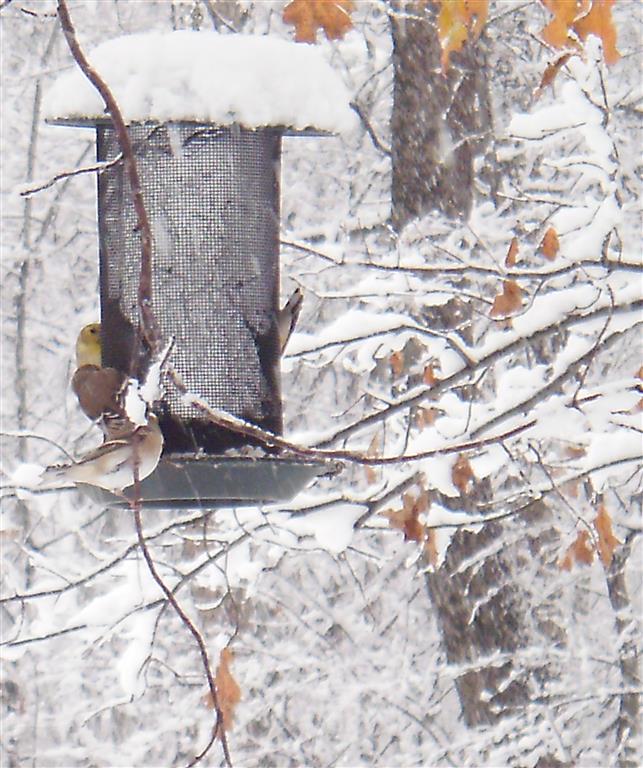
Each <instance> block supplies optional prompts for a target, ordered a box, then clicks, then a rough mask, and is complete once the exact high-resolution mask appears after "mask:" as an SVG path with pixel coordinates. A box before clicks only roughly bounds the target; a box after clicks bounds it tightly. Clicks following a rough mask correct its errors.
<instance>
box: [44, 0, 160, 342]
mask: <svg viewBox="0 0 643 768" xmlns="http://www.w3.org/2000/svg"><path fill="white" fill-rule="evenodd" d="M58 18H59V19H60V25H61V27H62V30H63V33H64V35H65V39H66V40H67V45H68V46H69V50H70V51H71V55H72V56H73V57H74V59H75V61H76V63H77V64H78V66H79V67H80V69H81V70H82V72H83V74H84V75H85V77H86V78H87V79H88V80H89V81H90V82H91V84H92V85H93V86H94V88H96V90H97V91H98V92H99V94H100V95H101V98H102V99H103V101H104V103H105V109H106V110H107V113H108V115H109V117H110V120H111V121H112V125H113V126H114V130H115V131H116V137H117V139H118V143H119V145H120V148H121V151H122V153H123V159H124V163H125V170H126V173H127V176H128V179H129V184H130V189H131V191H132V199H133V201H134V209H135V211H136V218H137V220H138V230H139V232H140V233H141V272H140V276H139V281H138V306H139V311H140V313H141V332H142V335H143V337H144V339H145V341H146V342H147V343H148V345H149V347H150V349H151V350H152V352H153V353H155V352H157V350H158V347H159V344H160V331H159V328H158V323H157V322H156V318H155V317H154V313H153V311H152V230H151V229H150V222H149V219H148V217H147V211H146V210H145V204H144V201H143V193H142V192H141V182H140V178H139V175H138V169H137V167H136V160H135V157H134V148H133V146H132V141H131V139H130V135H129V132H128V130H127V126H126V125H125V120H124V119H123V115H122V113H121V111H120V108H119V106H118V104H117V103H116V99H115V98H114V95H113V94H112V92H111V90H110V89H109V87H108V86H107V83H105V81H104V80H103V79H102V77H101V76H100V75H99V74H98V72H97V71H96V70H95V69H94V68H93V67H92V65H91V64H90V63H89V60H88V59H87V57H86V56H85V54H84V52H83V50H82V48H81V47H80V44H79V43H78V39H77V37H76V30H75V29H74V25H73V23H72V20H71V16H70V15H69V9H68V7H67V0H58Z"/></svg>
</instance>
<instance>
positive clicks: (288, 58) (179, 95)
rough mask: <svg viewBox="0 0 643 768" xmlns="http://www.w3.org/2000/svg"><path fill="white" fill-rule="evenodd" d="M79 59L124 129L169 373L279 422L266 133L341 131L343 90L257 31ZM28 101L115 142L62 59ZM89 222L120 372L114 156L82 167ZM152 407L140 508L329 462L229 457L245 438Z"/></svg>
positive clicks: (178, 411) (123, 215) (316, 55)
mask: <svg viewBox="0 0 643 768" xmlns="http://www.w3.org/2000/svg"><path fill="white" fill-rule="evenodd" d="M89 58H90V61H91V63H92V65H93V66H94V68H95V69H96V70H97V72H98V73H99V74H100V75H101V77H102V78H103V79H104V80H105V82H106V83H107V85H108V86H109V87H110V89H111V91H112V93H113V95H114V96H115V98H116V101H117V103H118V105H119V107H120V109H121V112H122V114H123V117H124V119H125V122H126V123H127V125H128V130H129V132H130V136H131V138H132V143H133V146H134V152H135V156H136V162H137V167H138V172H139V176H140V180H141V191H142V194H143V199H144V202H145V206H146V209H147V214H148V218H149V220H150V226H151V230H152V238H153V258H152V272H153V280H152V282H153V291H152V305H153V311H154V314H155V316H156V319H157V320H158V322H159V325H160V329H161V332H162V335H163V337H164V338H170V337H173V338H174V339H175V349H174V352H173V355H172V364H173V366H174V368H175V370H176V371H177V372H178V374H179V375H180V377H181V379H182V380H183V382H184V384H185V385H186V387H187V388H188V390H190V391H191V392H194V393H197V394H198V395H199V396H200V397H202V398H203V399H204V400H206V401H207V402H209V403H210V404H211V405H212V406H213V407H215V408H217V409H221V410H224V411H227V412H229V413H231V414H233V415H234V416H237V417H240V418H242V419H244V420H246V421H249V422H252V423H254V424H256V425H258V426H260V427H262V428H264V429H267V430H270V431H272V432H275V433H277V434H280V433H281V431H282V403H281V387H280V348H279V338H278V329H277V311H278V301H279V207H280V205H279V202H280V201H279V172H280V158H281V140H282V137H283V136H284V135H289V136H290V135H299V134H309V135H310V134H312V135H324V134H329V133H334V132H338V131H343V130H346V129H348V128H350V127H351V126H352V125H353V121H354V116H353V114H352V112H351V110H350V107H349V99H348V94H347V91H346V89H345V88H344V86H343V84H342V83H341V81H340V79H339V77H338V76H337V75H336V74H335V73H334V72H333V70H332V69H331V67H330V66H329V65H328V64H327V63H326V61H325V60H324V59H323V57H322V54H321V53H320V51H319V50H318V49H316V48H314V47H312V46H305V45H301V44H296V43H290V42H287V41H284V40H279V39H276V38H269V37H254V36H246V35H219V34H217V33H214V32H189V31H180V32H168V33H151V34H141V35H131V36H127V37H123V38H117V39H114V40H110V41H108V42H106V43H103V44H102V45H100V46H99V47H98V48H96V49H95V50H94V51H93V53H91V54H90V57H89ZM44 111H45V114H46V116H47V120H48V122H50V123H53V124H58V125H71V126H80V127H83V126H86V127H93V128H95V130H96V137H97V156H98V160H99V161H101V162H103V161H108V162H109V161H111V160H114V159H116V158H117V157H118V155H119V154H120V147H119V145H118V141H117V138H116V133H115V131H114V129H113V127H112V124H111V121H110V120H109V118H108V117H107V116H106V115H105V113H104V106H103V103H102V100H101V99H100V97H99V95H98V94H97V92H96V91H95V90H94V88H93V86H92V85H91V84H90V83H89V82H88V81H87V80H86V78H85V77H84V75H83V74H82V73H81V72H80V70H79V69H78V68H74V70H73V71H71V72H69V73H66V74H65V75H62V76H61V77H60V78H59V79H58V80H57V81H56V83H55V84H54V86H53V87H52V89H51V91H50V92H49V93H48V94H47V97H46V100H45V105H44ZM98 229H99V250H100V294H101V295H100V299H101V327H102V338H103V365H105V366H113V367H115V368H118V369H119V370H123V371H129V370H131V360H132V356H133V355H132V353H133V348H134V344H135V335H136V334H135V330H134V329H136V328H137V327H138V322H139V318H138V302H137V292H138V279H139V272H140V253H141V238H140V234H139V232H138V230H137V219H136V214H135V210H134V206H133V202H132V195H131V191H130V187H129V181H128V178H127V176H126V173H125V170H124V167H123V164H122V163H116V164H114V165H111V166H109V167H107V168H106V169H104V170H103V171H102V172H101V173H100V174H99V175H98ZM146 362H147V361H144V360H143V361H141V362H140V364H139V366H140V368H139V370H135V371H134V373H135V374H137V375H138V376H139V377H140V376H142V374H143V373H144V368H145V365H146ZM157 414H158V417H159V422H160V424H161V429H162V431H163V435H164V439H165V446H164V452H163V457H162V459H161V461H160V463H159V466H158V467H157V469H156V471H155V472H154V473H153V474H152V475H151V476H150V477H148V478H147V479H146V480H144V481H143V483H142V484H141V493H142V498H143V502H144V504H145V505H147V506H156V507H165V506H167V507H210V506H221V505H224V504H225V505H227V504H231V503H234V504H239V503H244V502H246V503H253V502H254V503H256V502H269V501H281V500H287V499H290V498H292V497H293V496H294V495H295V494H296V493H297V492H298V491H299V490H301V489H302V488H303V487H304V486H305V485H306V484H307V483H308V482H309V481H310V480H311V479H312V478H314V477H315V476H317V475H320V474H324V473H327V472H328V471H329V470H333V469H334V468H335V466H334V465H332V464H331V465H329V464H328V463H326V462H318V461H310V460H305V461H299V460H294V459H286V458H280V457H279V456H278V455H266V454H263V453H261V452H259V451H257V450H256V449H254V450H253V451H251V453H252V455H251V456H248V455H230V451H231V449H241V453H242V454H243V451H244V449H243V446H245V445H247V444H248V442H249V441H248V439H247V438H245V437H243V436H241V435H239V434H238V433H235V432H232V431H228V430H225V429H223V428H221V427H218V426H216V425H214V424H212V423H210V422H209V421H207V420H206V419H204V418H203V417H202V416H201V415H200V414H199V413H197V412H195V411H194V409H193V408H192V406H190V405H189V404H186V403H184V402H183V400H182V398H181V396H180V394H179V393H178V392H177V391H176V390H173V389H171V388H168V391H167V392H166V394H165V396H164V398H163V400H162V401H161V403H160V405H159V407H158V409H157ZM246 450H247V449H246ZM224 452H227V455H223V454H224ZM258 453H261V455H257V454H258ZM92 490H93V491H94V492H95V493H98V494H99V495H100V498H101V500H103V501H105V500H107V498H108V497H109V499H110V500H114V499H115V497H113V496H111V494H106V493H103V492H101V491H96V489H92ZM130 491H131V489H130ZM121 503H122V502H121Z"/></svg>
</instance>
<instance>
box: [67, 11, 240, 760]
mask: <svg viewBox="0 0 643 768" xmlns="http://www.w3.org/2000/svg"><path fill="white" fill-rule="evenodd" d="M58 18H59V19H60V24H61V27H62V30H63V32H64V35H65V39H66V40H67V45H68V46H69V50H70V51H71V54H72V56H73V57H74V59H75V61H76V63H77V64H78V66H79V67H80V69H81V70H82V72H83V74H84V75H85V76H86V77H87V79H88V80H89V81H90V82H91V83H92V85H93V86H94V87H95V88H96V90H97V91H98V92H99V93H100V95H101V97H102V99H103V101H104V103H105V108H106V110H107V112H108V114H109V116H110V119H111V121H112V125H113V126H114V130H115V131H116V135H117V138H118V143H119V145H120V148H121V152H122V155H123V160H124V164H125V169H126V172H127V176H128V179H129V183H130V188H131V191H132V198H133V201H134V208H135V210H136V216H137V219H138V229H139V232H140V233H141V271H140V276H139V283H138V306H139V311H140V330H141V333H142V335H143V337H144V338H145V340H146V342H147V343H148V344H149V346H150V348H151V349H152V351H153V353H157V352H158V350H159V346H160V334H159V331H158V325H157V322H156V318H155V317H154V313H153V311H152V232H151V229H150V224H149V219H148V217H147V211H146V210H145V204H144V201H143V194H142V192H141V184H140V179H139V175H138V169H137V167H136V160H135V157H134V149H133V147H132V142H131V140H130V136H129V133H128V131H127V126H126V125H125V121H124V119H123V116H122V114H121V111H120V109H119V107H118V104H117V103H116V100H115V98H114V96H113V94H112V92H111V91H110V89H109V88H108V86H107V84H106V83H105V81H104V80H103V79H102V78H101V77H100V75H99V74H98V72H96V70H95V69H94V68H93V67H92V66H91V64H90V63H89V61H88V59H87V57H86V56H85V54H84V52H83V50H82V49H81V47H80V44H79V43H78V39H77V37H76V31H75V29H74V26H73V23H72V20H71V16H70V15H69V9H68V7H67V2H66V0H58ZM133 459H134V460H133V471H134V498H133V500H132V501H131V502H130V506H131V508H132V510H133V512H134V522H135V526H136V534H137V538H138V546H139V548H140V550H141V552H142V554H143V558H144V559H145V562H146V564H147V567H148V570H149V572H150V574H151V576H152V578H153V579H154V581H155V582H156V583H157V584H158V586H159V588H160V589H161V591H162V592H163V594H164V595H165V597H166V599H167V601H168V602H169V603H170V605H171V606H172V608H173V609H174V611H175V612H176V614H177V616H178V617H179V618H180V620H181V621H182V622H183V624H184V625H185V626H186V627H187V629H188V630H189V631H190V633H191V634H192V636H193V637H194V639H195V641H196V643H197V645H198V648H199V653H200V655H201V660H202V662H203V668H204V670H205V675H206V678H207V681H208V687H209V689H210V695H211V697H212V702H213V704H214V709H215V712H216V720H215V724H214V727H213V730H212V736H211V738H210V740H209V741H208V743H207V745H206V746H205V748H204V749H203V750H202V751H201V752H200V753H199V754H197V755H196V757H195V758H194V759H193V760H192V761H191V762H190V765H195V764H196V763H198V762H199V761H200V760H201V759H202V758H203V757H205V755H206V754H207V752H208V751H209V749H210V747H211V746H212V744H214V742H215V740H216V738H217V737H219V738H220V739H221V746H222V749H223V755H224V759H225V763H226V765H227V766H231V765H232V761H231V759H230V752H229V749H228V744H227V739H226V735H225V730H224V725H223V713H222V712H221V707H220V705H219V700H218V696H217V690H216V684H215V681H214V675H213V672H212V667H211V665H210V659H209V657H208V651H207V648H206V645H205V641H204V640H203V637H202V636H201V633H200V632H199V630H198V629H197V628H196V626H195V625H194V623H193V622H192V621H191V619H190V617H189V616H188V615H187V614H186V613H185V611H184V610H183V608H182V607H181V606H180V605H179V603H178V601H177V599H176V597H175V596H174V594H173V592H172V590H171V589H170V588H169V587H168V586H167V585H166V584H165V582H164V581H163V579H162V578H161V576H160V574H159V573H158V571H157V570H156V566H155V564H154V560H153V559H152V556H151V554H150V551H149V549H148V548H147V544H146V542H145V537H144V535H143V528H142V522H141V493H140V480H139V477H138V464H139V461H138V456H137V453H136V447H135V448H134V457H133Z"/></svg>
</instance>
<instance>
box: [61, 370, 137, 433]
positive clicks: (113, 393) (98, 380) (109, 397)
mask: <svg viewBox="0 0 643 768" xmlns="http://www.w3.org/2000/svg"><path fill="white" fill-rule="evenodd" d="M126 381H127V377H126V376H125V374H124V373H121V372H120V371H117V370H116V369H115V368H99V367H98V366H96V365H83V366H81V367H80V368H78V369H77V370H76V372H75V373H74V375H73V377H72V380H71V388H72V389H73V390H74V393H75V394H76V397H77V398H78V403H79V404H80V407H81V409H82V411H83V413H84V414H85V415H86V416H88V417H89V418H90V419H92V421H95V420H96V419H99V418H100V417H101V416H102V415H103V414H104V413H106V412H112V413H116V414H122V412H123V409H122V406H121V405H120V404H119V402H118V396H119V394H120V393H121V391H122V389H123V386H124V385H125V382H126Z"/></svg>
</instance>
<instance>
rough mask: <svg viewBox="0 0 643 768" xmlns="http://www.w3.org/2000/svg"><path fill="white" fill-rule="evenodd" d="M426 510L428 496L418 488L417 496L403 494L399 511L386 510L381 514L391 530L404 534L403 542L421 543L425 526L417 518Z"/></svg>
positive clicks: (423, 490)
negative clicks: (386, 519) (395, 529)
mask: <svg viewBox="0 0 643 768" xmlns="http://www.w3.org/2000/svg"><path fill="white" fill-rule="evenodd" d="M428 509H429V495H428V493H427V491H426V490H425V489H424V488H420V489H419V490H418V493H417V495H416V494H414V493H412V492H411V491H407V492H406V493H405V494H403V496H402V508H401V509H387V510H385V511H384V512H382V514H383V515H384V517H386V518H388V521H389V523H390V525H391V527H392V528H397V529H398V530H400V531H402V532H403V533H404V539H405V541H417V542H419V543H422V542H423V541H424V539H425V526H424V524H423V523H421V522H420V520H419V517H420V515H421V514H422V513H424V512H427V511H428Z"/></svg>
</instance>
